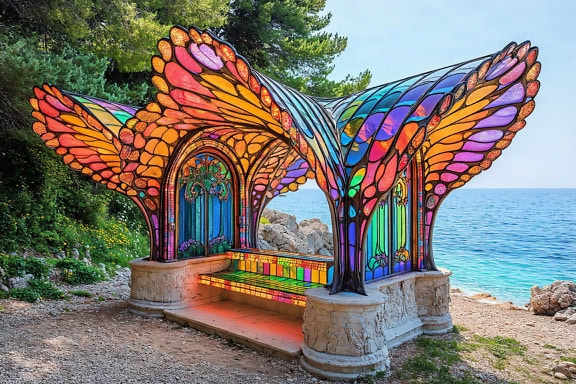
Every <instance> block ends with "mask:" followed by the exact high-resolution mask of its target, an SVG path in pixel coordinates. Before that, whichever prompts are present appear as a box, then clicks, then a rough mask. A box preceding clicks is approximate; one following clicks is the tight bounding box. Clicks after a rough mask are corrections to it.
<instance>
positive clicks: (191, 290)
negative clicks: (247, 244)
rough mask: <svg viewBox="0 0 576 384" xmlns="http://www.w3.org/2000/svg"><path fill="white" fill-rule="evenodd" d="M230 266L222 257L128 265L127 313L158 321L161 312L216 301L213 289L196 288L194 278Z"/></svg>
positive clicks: (142, 261) (215, 293) (197, 285)
mask: <svg viewBox="0 0 576 384" xmlns="http://www.w3.org/2000/svg"><path fill="white" fill-rule="evenodd" d="M229 265H230V260H229V259H228V258H227V257H226V256H225V255H215V256H210V257H202V258H197V259H188V260H180V261H175V262H171V263H160V262H157V261H149V260H146V259H138V260H133V261H131V262H130V268H131V269H132V274H131V277H130V298H129V299H128V310H130V311H131V312H134V313H136V314H139V315H144V316H151V317H162V316H163V314H162V312H163V311H164V310H167V309H168V310H174V309H182V308H187V307H192V306H194V305H199V304H204V303H208V302H212V301H218V300H220V296H219V295H220V294H221V293H220V292H219V290H217V289H213V288H211V287H207V286H205V285H201V284H198V283H197V281H198V274H200V273H212V272H219V271H222V270H224V269H226V268H227V267H228V266H229Z"/></svg>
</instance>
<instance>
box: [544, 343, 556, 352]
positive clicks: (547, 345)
mask: <svg viewBox="0 0 576 384" xmlns="http://www.w3.org/2000/svg"><path fill="white" fill-rule="evenodd" d="M542 347H543V348H547V349H554V350H556V351H557V350H558V347H555V346H553V345H552V344H544V345H543V346H542Z"/></svg>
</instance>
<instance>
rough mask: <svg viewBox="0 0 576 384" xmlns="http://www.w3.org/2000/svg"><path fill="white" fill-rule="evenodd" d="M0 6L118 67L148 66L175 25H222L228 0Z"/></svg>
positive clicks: (84, 0)
mask: <svg viewBox="0 0 576 384" xmlns="http://www.w3.org/2000/svg"><path fill="white" fill-rule="evenodd" d="M1 6H2V8H0V12H1V13H0V14H3V16H4V18H5V19H8V20H11V21H12V22H18V23H20V24H24V25H26V27H27V30H32V31H36V32H40V33H41V34H43V35H45V36H49V37H51V38H52V39H55V41H56V42H60V37H63V38H64V39H65V40H66V41H68V42H69V43H70V44H71V46H72V47H74V48H76V49H77V50H80V51H82V52H90V53H93V54H96V55H97V56H98V57H101V58H109V59H112V63H113V64H114V65H115V66H116V67H117V69H118V70H119V71H120V72H139V71H148V70H149V69H150V57H151V56H152V55H153V54H154V53H156V43H157V41H158V38H159V37H161V36H165V35H167V33H168V30H169V28H170V27H171V26H173V25H176V24H184V25H191V24H193V25H197V26H199V27H201V28H209V27H219V26H221V25H223V24H224V22H225V20H226V12H227V10H228V2H227V1H226V0H194V1H193V2H191V1H189V0H171V1H163V0H139V1H133V0H23V1H15V0H13V1H4V2H2V3H1Z"/></svg>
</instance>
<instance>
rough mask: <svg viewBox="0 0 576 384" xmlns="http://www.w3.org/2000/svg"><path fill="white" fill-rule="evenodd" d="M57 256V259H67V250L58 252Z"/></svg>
mask: <svg viewBox="0 0 576 384" xmlns="http://www.w3.org/2000/svg"><path fill="white" fill-rule="evenodd" d="M56 258H57V259H65V258H66V252H64V251H60V252H58V253H57V254H56Z"/></svg>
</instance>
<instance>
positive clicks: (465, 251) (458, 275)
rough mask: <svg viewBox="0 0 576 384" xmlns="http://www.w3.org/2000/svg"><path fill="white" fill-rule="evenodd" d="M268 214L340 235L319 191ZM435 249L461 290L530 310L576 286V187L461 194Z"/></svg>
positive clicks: (443, 218)
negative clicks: (534, 291)
mask: <svg viewBox="0 0 576 384" xmlns="http://www.w3.org/2000/svg"><path fill="white" fill-rule="evenodd" d="M268 208H269V209H276V210H278V211H282V212H286V213H289V214H292V215H294V216H296V220H297V221H298V222H300V221H302V220H306V219H312V218H317V219H319V220H321V221H322V222H324V223H326V224H327V225H328V227H329V229H330V230H332V226H331V219H330V212H329V209H328V205H327V203H326V199H325V197H324V194H323V192H322V191H321V190H319V189H317V188H305V189H301V190H299V191H296V192H290V193H288V194H286V196H285V197H280V198H275V199H274V200H272V202H270V204H269V205H268ZM536 218H537V220H535V219H536ZM432 242H433V253H434V260H435V262H436V265H437V266H438V267H440V268H445V269H449V270H451V271H452V276H451V285H452V286H453V287H456V288H459V289H461V290H462V291H463V292H464V293H465V294H467V295H473V294H475V293H488V294H490V295H492V296H494V297H495V298H496V299H497V300H499V301H511V302H513V303H514V304H515V305H521V306H523V305H525V304H526V303H527V302H528V301H529V299H530V288H531V287H532V286H533V285H538V286H540V287H542V286H544V285H549V284H551V283H552V282H554V281H555V280H572V281H574V280H576V188H462V189H458V190H455V191H454V192H452V193H451V194H450V195H449V196H448V197H447V198H446V200H445V201H444V202H443V204H442V206H441V207H440V209H439V212H438V215H437V218H436V224H435V229H434V233H433V239H432Z"/></svg>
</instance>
